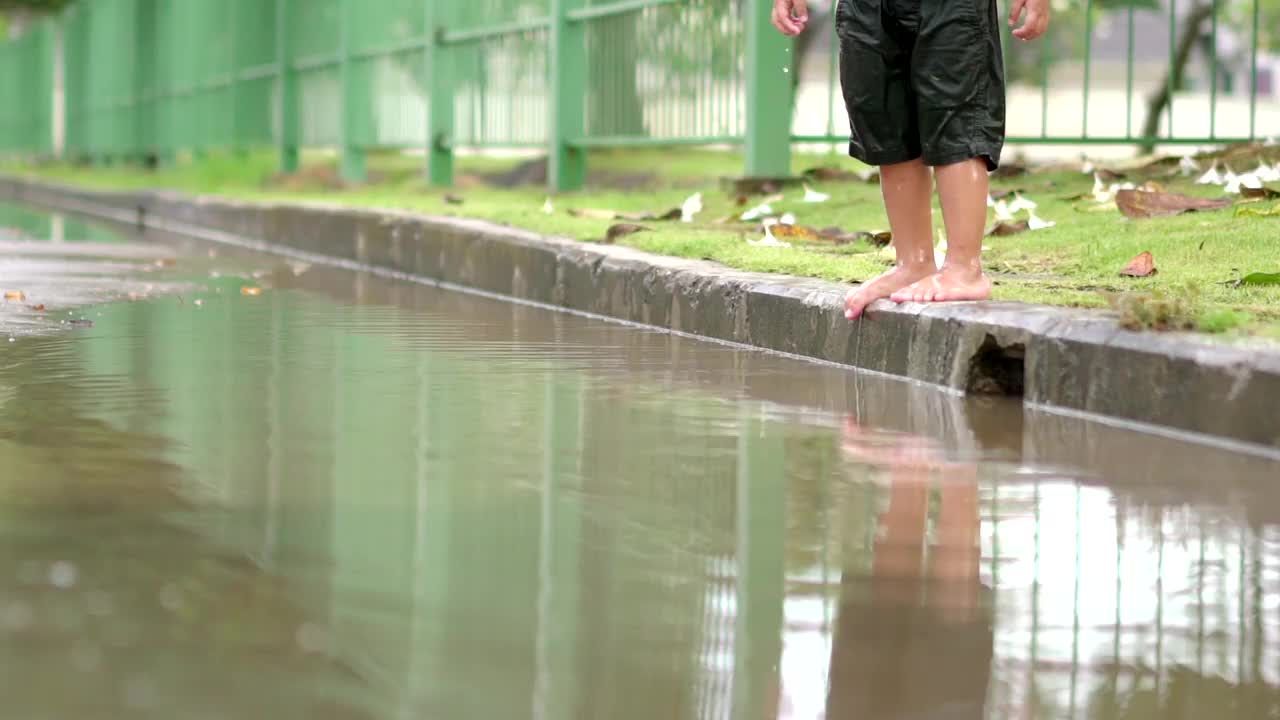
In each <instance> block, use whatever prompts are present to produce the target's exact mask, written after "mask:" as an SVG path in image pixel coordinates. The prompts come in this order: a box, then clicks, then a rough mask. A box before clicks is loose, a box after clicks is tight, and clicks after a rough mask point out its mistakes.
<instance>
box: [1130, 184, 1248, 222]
mask: <svg viewBox="0 0 1280 720" xmlns="http://www.w3.org/2000/svg"><path fill="white" fill-rule="evenodd" d="M1230 204H1231V201H1230V200H1210V199H1207V198H1194V197H1189V196H1187V195H1181V194H1179V193H1169V192H1145V191H1142V190H1121V191H1119V192H1117V193H1116V207H1118V208H1120V212H1122V213H1124V214H1125V216H1126V217H1131V218H1153V217H1168V216H1171V215H1181V214H1182V213H1185V212H1192V211H1196V210H1220V209H1222V208H1224V207H1227V206H1228V205H1230Z"/></svg>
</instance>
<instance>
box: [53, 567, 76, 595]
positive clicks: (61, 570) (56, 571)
mask: <svg viewBox="0 0 1280 720" xmlns="http://www.w3.org/2000/svg"><path fill="white" fill-rule="evenodd" d="M77 575H79V572H77V571H76V566H75V565H72V564H71V563H69V562H67V561H65V560H59V561H58V562H56V563H54V564H52V565H50V566H49V584H50V585H52V586H54V587H56V588H59V589H61V590H70V589H71V588H73V587H75V586H76V576H77Z"/></svg>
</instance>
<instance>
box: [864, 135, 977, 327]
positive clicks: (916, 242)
mask: <svg viewBox="0 0 1280 720" xmlns="http://www.w3.org/2000/svg"><path fill="white" fill-rule="evenodd" d="M932 185H933V181H932V178H931V177H930V175H929V168H927V167H925V166H924V163H923V162H921V161H920V160H919V159H915V160H911V161H908V162H904V163H897V164H894V165H882V166H880V191H881V192H882V193H883V194H884V207H885V210H886V211H887V212H888V214H889V229H890V230H892V231H893V247H894V249H895V250H896V251H897V254H898V260H897V263H896V264H895V265H894V266H893V269H892V270H889V271H888V272H886V273H884V274H882V275H880V276H878V277H875V278H872V279H871V280H868V281H866V282H864V283H862V284H861V285H859V286H858V287H856V288H854V289H852V290H850V291H849V294H848V295H847V296H845V299H844V308H845V310H844V314H845V317H847V318H849V319H850V320H853V319H855V318H857V317H858V316H860V315H861V314H862V311H863V310H865V309H866V307H867V305H870V304H871V303H872V302H874V301H876V300H878V299H880V298H884V297H889V296H890V295H891V294H893V293H895V292H897V291H899V290H901V289H902V288H905V287H907V286H908V285H911V284H912V283H914V282H916V281H918V280H921V279H923V278H926V277H929V276H930V275H933V274H934V273H935V272H937V269H936V267H935V266H934V262H933V218H932V217H931V215H930V207H929V203H930V200H931V198H932V195H933V193H932V190H933V188H932ZM983 202H984V204H983V206H982V207H983V212H984V214H985V212H986V204H985V198H984V200H983Z"/></svg>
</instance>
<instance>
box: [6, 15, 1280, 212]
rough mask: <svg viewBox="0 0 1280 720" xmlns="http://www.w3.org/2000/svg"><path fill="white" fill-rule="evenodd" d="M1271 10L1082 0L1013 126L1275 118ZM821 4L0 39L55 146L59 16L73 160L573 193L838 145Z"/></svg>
mask: <svg viewBox="0 0 1280 720" xmlns="http://www.w3.org/2000/svg"><path fill="white" fill-rule="evenodd" d="M1135 1H1136V0H1135ZM1269 2H1270V0H1201V2H1200V3H1199V4H1193V3H1189V2H1188V0H1166V1H1165V2H1164V3H1163V4H1155V5H1153V6H1152V8H1148V9H1137V8H1136V7H1135V6H1134V4H1125V3H1123V2H1121V1H1120V0H1076V1H1075V2H1073V3H1071V4H1069V5H1068V7H1067V8H1066V9H1065V10H1063V11H1061V12H1058V13H1057V14H1056V16H1055V27H1054V32H1053V34H1052V37H1050V38H1046V39H1045V40H1044V41H1042V42H1040V43H1038V44H1031V45H1025V44H1021V43H1016V42H1013V41H1012V39H1009V38H1007V37H1006V39H1007V42H1006V48H1007V52H1008V56H1007V58H1006V61H1007V62H1006V67H1007V70H1008V72H1009V75H1010V89H1009V131H1010V141H1011V142H1012V143H1058V144H1070V145H1078V144H1112V145H1145V146H1152V145H1155V144H1159V143H1175V144H1210V143H1218V142H1227V141H1241V140H1251V139H1255V138H1257V137H1259V136H1261V135H1265V134H1268V132H1267V129H1268V128H1272V132H1274V131H1275V130H1274V129H1275V128H1280V101H1277V94H1276V90H1275V87H1274V86H1275V85H1276V84H1277V80H1278V79H1277V78H1276V77H1275V75H1276V74H1277V73H1280V59H1277V58H1276V56H1274V55H1266V54H1265V52H1264V49H1265V48H1266V47H1267V46H1268V43H1276V42H1280V38H1277V37H1274V36H1276V35H1277V34H1280V30H1277V29H1276V28H1277V27H1280V16H1277V15H1276V13H1277V12H1280V11H1277V10H1275V9H1273V8H1272V7H1271V5H1270V4H1268V3H1269ZM814 7H815V13H816V15H815V17H819V18H821V17H825V18H826V21H825V22H821V21H817V20H816V21H815V23H814V28H815V29H814V30H813V32H814V37H813V38H811V39H810V41H809V42H802V43H800V44H796V43H795V42H793V41H791V40H788V39H786V38H783V37H782V36H781V35H779V34H778V33H776V32H775V31H774V30H773V29H772V28H771V27H770V26H769V22H768V17H769V13H770V10H771V4H770V2H769V0H469V1H468V2H454V1H449V2H446V1H444V0H435V1H430V2H424V1H423V0H94V2H80V3H77V4H75V5H73V6H72V7H71V8H70V9H68V10H67V11H65V13H64V14H63V15H62V16H60V17H58V18H54V19H51V20H49V21H47V22H46V23H44V24H42V25H40V26H39V27H38V28H37V29H36V30H35V31H33V32H28V33H27V34H26V35H24V36H22V37H21V38H20V39H18V40H15V41H11V42H9V43H7V44H3V45H0V100H2V101H0V128H2V129H3V137H0V151H3V152H4V153H6V154H21V155H46V154H49V153H50V152H51V151H52V150H54V148H53V147H52V143H51V141H50V138H51V137H52V135H53V134H54V133H53V127H52V126H53V124H54V118H53V113H52V110H51V106H52V97H53V95H52V82H53V80H52V78H53V72H52V68H53V65H54V60H53V57H54V54H55V47H56V44H57V43H56V41H55V36H56V32H57V28H58V27H59V26H60V28H61V31H62V33H63V34H64V39H65V48H66V50H65V69H66V77H65V90H66V93H65V95H66V118H65V138H66V144H65V152H66V154H67V156H69V157H71V158H75V159H79V160H87V161H93V162H116V161H131V162H136V161H141V160H146V161H158V162H167V161H169V160H171V159H173V158H174V157H176V156H177V155H178V154H179V153H186V152H192V153H201V152H206V151H239V150H244V149H248V148H253V147H268V146H274V147H278V148H279V150H280V155H281V166H282V169H284V170H294V169H296V168H297V166H298V161H299V160H298V158H299V149H300V148H304V147H305V148H329V149H336V150H340V151H341V158H342V162H341V169H342V174H343V176H344V177H345V178H346V179H348V180H351V181H360V180H363V179H364V178H365V176H366V172H365V164H366V163H365V157H366V155H367V153H369V152H371V151H378V150H403V149H420V150H422V151H423V152H424V154H425V155H426V158H427V159H426V165H427V167H428V171H429V177H430V179H431V180H432V182H434V183H435V184H439V185H447V184H449V183H450V182H451V181H452V177H453V158H454V154H455V152H456V151H458V150H460V149H469V148H499V149H535V150H537V149H543V150H545V151H546V153H547V155H548V156H549V158H550V161H549V172H548V175H549V178H548V179H549V183H550V184H551V186H552V187H553V188H556V189H567V188H573V187H577V186H579V185H580V184H581V183H582V182H583V180H584V178H585V170H586V167H585V166H586V160H585V158H586V154H587V151H588V150H590V149H592V148H600V147H628V146H641V145H664V146H669V145H740V146H742V147H743V149H744V155H745V167H744V172H745V173H746V174H747V175H750V176H757V177H759V176H781V175H786V174H788V172H789V171H790V149H791V145H792V143H794V142H803V143H830V144H833V145H839V144H841V143H843V142H844V140H845V139H846V131H845V128H846V127H847V121H846V120H845V118H844V106H843V101H842V100H841V97H840V92H839V88H838V82H837V76H838V71H837V64H836V52H837V48H838V45H839V42H838V40H837V39H836V38H835V33H834V31H833V29H832V23H831V22H830V17H831V12H830V7H829V6H828V7H826V8H825V9H824V8H823V7H822V5H821V4H820V3H819V2H816V1H815V3H814ZM1004 32H1005V33H1006V36H1007V32H1008V30H1007V29H1005V30H1004ZM1166 36H1167V37H1166ZM1228 36H1229V37H1228ZM1224 38H1225V40H1224ZM1144 39H1145V42H1142V41H1143V40H1144ZM1153 43H1154V45H1153ZM1228 46H1229V49H1230V48H1234V49H1231V50H1230V52H1227V51H1220V48H1223V47H1228ZM1153 48H1154V49H1153ZM806 49H807V50H808V52H806V53H804V54H805V56H806V57H805V62H803V63H797V62H796V59H797V57H799V56H801V54H802V52H803V51H805V50H806ZM1166 49H1167V52H1166ZM1184 56H1185V57H1186V58H1188V59H1189V61H1188V62H1186V63H1183V62H1182V60H1183V58H1184ZM1260 59H1262V60H1263V61H1264V65H1265V66H1266V67H1264V68H1262V69H1260V67H1259V61H1260ZM1174 66H1176V67H1180V68H1185V69H1183V70H1179V71H1177V72H1169V68H1170V67H1174ZM1260 78H1261V81H1260ZM1260 82H1261V84H1260ZM1162 90H1163V93H1164V94H1165V95H1167V97H1168V102H1161V103H1158V104H1157V105H1156V106H1155V111H1156V112H1155V115H1154V117H1155V121H1154V122H1148V121H1147V116H1148V115H1150V114H1151V113H1150V112H1149V104H1150V103H1149V100H1148V97H1149V96H1153V95H1154V96H1159V95H1160V94H1162V93H1161V91H1162ZM788 139H790V141H791V142H788Z"/></svg>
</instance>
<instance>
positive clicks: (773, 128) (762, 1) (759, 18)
mask: <svg viewBox="0 0 1280 720" xmlns="http://www.w3.org/2000/svg"><path fill="white" fill-rule="evenodd" d="M747 7H748V9H747V77H746V80H747V137H746V150H747V166H746V174H747V176H748V177H762V178H763V177H769V178H782V177H786V176H788V175H790V174H791V108H792V105H793V104H794V90H793V87H792V84H791V73H793V72H795V71H796V69H795V68H794V67H792V65H793V62H792V61H793V60H794V59H795V53H794V52H792V48H793V47H794V45H795V43H794V42H793V41H792V40H791V38H788V37H786V36H784V35H782V34H781V33H779V32H778V31H777V30H776V29H774V27H773V25H772V23H771V22H770V19H769V18H770V15H771V14H772V13H773V3H772V2H770V1H769V0H748V1H747Z"/></svg>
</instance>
